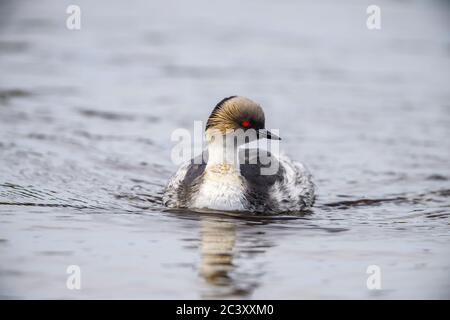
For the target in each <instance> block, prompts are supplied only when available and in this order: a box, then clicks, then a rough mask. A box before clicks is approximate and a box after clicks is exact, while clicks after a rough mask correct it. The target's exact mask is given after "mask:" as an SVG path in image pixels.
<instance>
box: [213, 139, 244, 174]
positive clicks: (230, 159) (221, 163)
mask: <svg viewBox="0 0 450 320" xmlns="http://www.w3.org/2000/svg"><path fill="white" fill-rule="evenodd" d="M238 151H239V150H238V146H237V145H236V144H235V143H232V142H231V143H230V142H229V141H227V139H226V138H225V136H223V137H215V139H212V140H210V141H209V142H208V163H207V166H206V168H207V169H213V168H222V169H227V168H228V169H229V170H237V168H238V167H239V153H238Z"/></svg>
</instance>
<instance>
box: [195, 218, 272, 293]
mask: <svg viewBox="0 0 450 320" xmlns="http://www.w3.org/2000/svg"><path fill="white" fill-rule="evenodd" d="M200 223H201V231H200V232H201V246H200V247H201V263H200V267H199V271H200V275H201V277H202V278H203V279H204V280H205V281H206V283H207V284H208V285H207V288H206V291H205V292H204V294H203V295H204V297H205V298H214V297H217V298H225V297H245V296H249V295H250V294H251V293H252V291H253V289H254V288H256V287H257V286H258V284H259V280H260V276H261V275H262V270H261V268H260V267H256V264H257V261H255V259H252V258H254V257H255V255H261V254H262V253H264V252H265V248H267V247H271V245H270V243H269V242H268V241H267V240H262V239H261V238H262V237H264V232H261V231H257V230H255V229H254V228H255V227H256V228H257V226H250V227H251V228H249V226H247V225H246V223H245V222H242V221H239V220H234V219H228V218H227V219H221V218H211V217H208V216H205V217H202V218H201V221H200Z"/></svg>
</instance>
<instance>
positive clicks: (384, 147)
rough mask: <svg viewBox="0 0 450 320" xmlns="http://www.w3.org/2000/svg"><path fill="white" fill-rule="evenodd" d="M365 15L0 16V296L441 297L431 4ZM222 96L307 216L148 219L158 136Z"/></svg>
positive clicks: (344, 9) (440, 11)
mask: <svg viewBox="0 0 450 320" xmlns="http://www.w3.org/2000/svg"><path fill="white" fill-rule="evenodd" d="M75 2H76V3H75ZM70 4H77V5H79V6H80V8H81V29H80V30H69V29H67V27H66V19H67V17H68V14H67V13H66V8H67V6H68V5H70ZM370 4H372V3H369V2H367V1H359V0H358V1H357V0H353V1H339V2H338V1H331V0H326V1H320V3H319V2H318V1H294V0H282V1H256V0H250V1H237V0H229V1H220V2H219V1H206V0H204V1H189V2H188V1H143V0H142V1H87V0H86V1H84V0H83V1H81V0H80V1H56V0H54V1H52V0H42V1H31V0H28V1H12V0H10V1H1V2H0V74H1V75H0V298H3V299H12V298H19V299H35V298H42V299H59V298H67V299H101V298H106V299H109V298H112V299H119V298H125V299H131V298H137V299H187V298H192V299H203V298H238V299H313V298H319V299H334V298H337V299H346V298H357V299H399V298H400V299H403V298H414V299H422V298H423V299H429V298H447V299H448V298H450V232H449V222H450V90H449V88H450V87H449V83H450V74H449V71H450V38H449V34H450V33H449V31H450V24H449V21H450V19H449V17H450V10H449V8H450V5H449V3H448V2H446V1H406V0H405V1H381V0H380V1H377V3H376V4H377V5H378V6H379V7H380V8H381V29H379V30H368V28H367V27H366V20H367V17H368V15H367V13H366V8H367V6H368V5H370ZM235 94H238V95H244V96H247V97H249V98H251V99H253V100H255V101H257V102H259V103H261V105H262V106H263V108H264V110H265V113H266V124H267V127H268V128H280V135H281V136H282V138H283V140H282V141H281V142H282V143H281V148H282V149H283V150H284V152H285V153H286V154H288V155H289V156H290V157H291V158H293V159H295V160H297V161H301V162H303V163H305V164H306V165H307V166H308V168H309V169H310V171H311V172H312V174H313V176H314V181H315V183H316V185H317V194H318V198H317V201H316V204H315V206H314V207H313V208H312V210H311V211H310V212H306V213H304V214H297V215H279V216H263V217H260V216H253V215H249V214H240V215H236V214H226V213H196V212H192V211H183V210H177V211H173V210H167V209H166V208H164V207H163V206H162V205H161V193H162V190H163V188H164V185H165V183H166V181H167V179H168V178H169V177H170V176H171V174H173V172H174V171H175V170H176V165H175V164H174V163H173V162H172V161H171V150H172V148H173V146H174V142H173V141H171V133H172V132H173V131H174V130H175V129H177V128H186V129H188V130H193V123H194V121H198V120H202V121H205V120H206V118H207V117H208V115H209V113H210V112H211V110H212V108H213V107H214V105H215V104H216V103H217V102H218V101H219V100H221V99H222V98H224V97H226V96H230V95H235ZM70 265H76V266H79V268H80V270H81V289H80V290H70V289H69V288H68V287H67V285H66V282H67V279H68V277H69V274H67V272H66V271H67V267H68V266H70ZM372 265H375V266H378V267H379V270H380V273H379V274H380V275H381V278H380V283H381V289H379V290H370V288H369V287H368V286H367V281H368V279H369V277H370V276H371V274H368V273H367V270H368V267H369V266H372Z"/></svg>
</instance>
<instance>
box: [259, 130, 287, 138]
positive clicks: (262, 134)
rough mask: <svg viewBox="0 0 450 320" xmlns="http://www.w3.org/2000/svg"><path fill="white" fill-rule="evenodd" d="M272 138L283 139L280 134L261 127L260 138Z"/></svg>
mask: <svg viewBox="0 0 450 320" xmlns="http://www.w3.org/2000/svg"><path fill="white" fill-rule="evenodd" d="M264 138H265V139H272V140H281V138H280V137H279V136H277V135H276V134H273V133H271V132H270V131H269V130H266V129H260V130H258V139H264Z"/></svg>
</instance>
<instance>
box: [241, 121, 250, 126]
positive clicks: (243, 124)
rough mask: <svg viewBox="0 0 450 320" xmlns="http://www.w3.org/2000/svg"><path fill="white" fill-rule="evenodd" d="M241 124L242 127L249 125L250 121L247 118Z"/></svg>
mask: <svg viewBox="0 0 450 320" xmlns="http://www.w3.org/2000/svg"><path fill="white" fill-rule="evenodd" d="M242 126H243V127H244V128H248V127H250V121H248V120H244V121H242Z"/></svg>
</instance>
